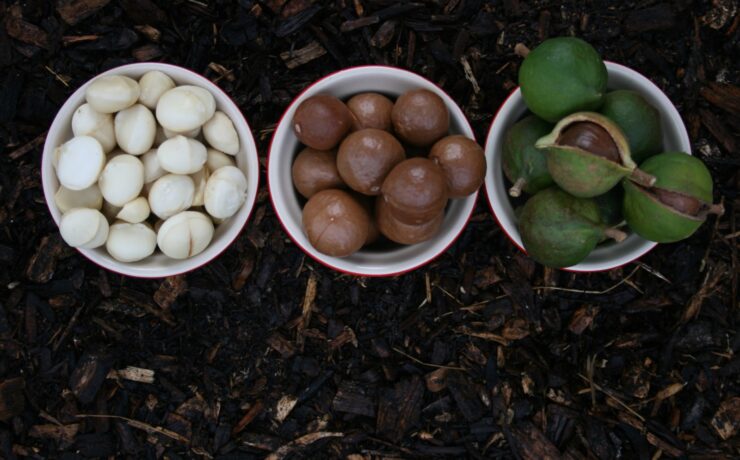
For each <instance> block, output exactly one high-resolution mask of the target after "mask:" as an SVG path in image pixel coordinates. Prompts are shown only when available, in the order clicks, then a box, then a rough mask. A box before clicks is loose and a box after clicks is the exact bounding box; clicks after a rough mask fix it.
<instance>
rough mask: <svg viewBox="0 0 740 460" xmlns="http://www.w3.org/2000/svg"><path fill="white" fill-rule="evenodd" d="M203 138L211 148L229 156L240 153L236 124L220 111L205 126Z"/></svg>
mask: <svg viewBox="0 0 740 460" xmlns="http://www.w3.org/2000/svg"><path fill="white" fill-rule="evenodd" d="M203 137H205V139H206V142H208V143H209V144H210V145H211V147H213V148H215V149H218V150H220V151H222V152H224V153H228V154H229V155H236V154H237V153H239V135H238V134H237V133H236V129H234V123H232V122H231V119H230V118H229V117H228V116H227V115H226V114H225V113H223V112H221V111H218V112H216V113H215V114H214V115H213V118H211V119H210V120H208V121H207V122H206V124H204V125H203Z"/></svg>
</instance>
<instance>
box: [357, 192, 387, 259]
mask: <svg viewBox="0 0 740 460" xmlns="http://www.w3.org/2000/svg"><path fill="white" fill-rule="evenodd" d="M350 195H352V198H354V199H355V200H357V202H358V203H360V205H362V207H363V208H365V211H367V215H368V216H370V222H369V225H368V227H367V239H366V240H365V244H364V246H368V245H370V244H373V243H374V242H376V241H377V240H378V238H380V230H378V225H377V224H376V222H375V218H374V216H375V201H376V200H375V197H374V196H367V195H363V194H362V193H357V192H350Z"/></svg>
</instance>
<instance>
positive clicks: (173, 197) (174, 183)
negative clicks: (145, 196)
mask: <svg viewBox="0 0 740 460" xmlns="http://www.w3.org/2000/svg"><path fill="white" fill-rule="evenodd" d="M194 193H195V186H194V185H193V179H191V178H190V176H183V175H179V174H167V175H166V176H162V177H160V178H159V179H157V180H156V181H155V182H154V184H153V185H152V188H151V189H150V190H149V207H150V208H151V210H152V212H153V213H154V214H155V215H156V216H157V217H159V218H160V219H167V218H168V217H170V216H174V215H175V214H177V213H178V212H180V211H184V210H186V209H188V208H189V207H190V206H192V205H193V195H194Z"/></svg>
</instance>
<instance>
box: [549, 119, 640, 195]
mask: <svg viewBox="0 0 740 460" xmlns="http://www.w3.org/2000/svg"><path fill="white" fill-rule="evenodd" d="M535 146H536V147H537V148H541V149H545V152H546V156H547V169H548V171H550V175H551V176H552V179H553V180H554V181H555V183H556V184H558V185H559V186H560V188H562V189H563V190H565V191H566V192H568V193H570V194H571V195H575V196H578V197H583V198H591V197H595V196H599V195H602V194H604V193H606V192H608V191H609V190H610V189H611V188H612V187H614V186H615V185H617V183H619V181H620V180H621V179H622V178H623V177H626V176H629V177H630V178H631V179H632V180H636V181H639V182H640V183H642V184H644V185H646V186H650V185H652V182H653V181H654V178H652V177H650V176H646V175H644V174H642V172H641V171H640V170H638V169H637V168H636V165H635V163H634V161H632V158H631V157H630V151H629V146H628V145H627V139H626V138H625V137H624V134H623V133H622V131H621V130H620V129H619V127H618V126H617V125H616V124H615V123H614V122H613V121H611V120H609V119H608V118H606V117H605V116H603V115H600V114H598V113H595V112H577V113H574V114H571V115H569V116H567V117H565V118H563V119H562V120H560V122H558V124H557V125H555V128H554V129H553V130H552V132H551V133H550V134H548V135H547V136H544V137H542V138H540V139H539V140H538V141H537V142H536V143H535Z"/></svg>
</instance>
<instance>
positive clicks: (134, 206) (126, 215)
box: [116, 196, 150, 224]
mask: <svg viewBox="0 0 740 460" xmlns="http://www.w3.org/2000/svg"><path fill="white" fill-rule="evenodd" d="M149 211H150V210H149V201H147V199H146V198H144V197H143V196H140V197H139V198H136V199H135V200H132V201H129V202H128V203H126V204H124V205H123V207H122V208H121V210H120V211H119V212H118V214H116V218H117V219H121V220H125V221H126V222H128V223H131V224H138V223H139V222H144V221H145V220H146V219H147V218H148V217H149Z"/></svg>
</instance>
